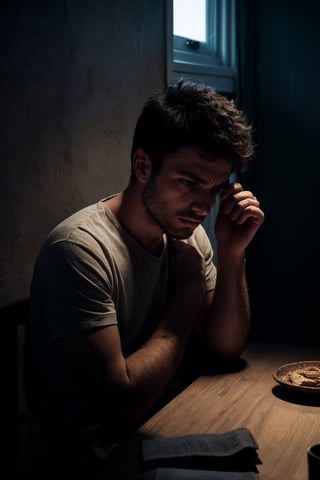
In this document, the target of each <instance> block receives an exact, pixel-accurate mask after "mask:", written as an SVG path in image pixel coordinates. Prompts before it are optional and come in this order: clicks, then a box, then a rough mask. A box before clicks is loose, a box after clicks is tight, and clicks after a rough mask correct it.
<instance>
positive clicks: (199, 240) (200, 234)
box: [187, 225, 217, 292]
mask: <svg viewBox="0 0 320 480" xmlns="http://www.w3.org/2000/svg"><path fill="white" fill-rule="evenodd" d="M187 243H189V244H190V245H193V246H194V247H195V248H197V250H198V251H199V252H200V253H201V255H202V256H203V259H204V261H205V265H206V285H207V292H209V291H210V290H214V289H215V286H216V279H217V269H216V266H215V265H214V263H213V249H212V245H211V242H210V240H209V237H208V235H207V234H206V232H205V230H204V228H203V227H202V225H200V226H199V227H198V228H196V230H195V231H194V233H193V235H192V236H191V237H190V238H189V239H188V240H187Z"/></svg>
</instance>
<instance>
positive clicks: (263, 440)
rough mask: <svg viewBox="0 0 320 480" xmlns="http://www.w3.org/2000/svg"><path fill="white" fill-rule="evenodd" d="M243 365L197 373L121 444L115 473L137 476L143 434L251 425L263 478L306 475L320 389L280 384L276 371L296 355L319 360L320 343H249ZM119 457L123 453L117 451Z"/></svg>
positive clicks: (319, 438)
mask: <svg viewBox="0 0 320 480" xmlns="http://www.w3.org/2000/svg"><path fill="white" fill-rule="evenodd" d="M243 360H244V367H243V368H242V369H241V370H240V371H236V372H231V373H223V374H214V375H208V376H202V377H199V378H198V379H197V380H195V381H194V382H193V383H192V384H191V385H189V386H188V387H187V388H186V389H185V390H184V391H183V392H182V393H180V394H179V395H178V396H177V397H176V398H174V399H173V400H172V401H171V402H170V403H168V404H167V405H166V406H165V407H164V408H163V409H162V410H160V411H159V412H158V413H157V414H156V415H154V416H153V417H152V418H151V419H150V420H148V421H147V422H146V423H145V424H144V425H143V426H142V427H141V428H140V429H139V430H138V431H137V432H136V433H135V434H134V435H133V436H132V437H131V438H130V440H129V441H128V442H127V443H126V445H124V446H123V450H122V452H120V453H118V455H120V456H121V462H120V463H121V467H120V468H119V469H118V471H117V473H116V474H114V475H113V476H112V478H114V479H120V478H121V479H122V478H133V476H134V473H136V472H137V470H138V468H139V462H138V458H139V452H140V449H141V440H142V439H143V438H153V437H159V436H162V437H172V436H179V435H188V434H200V433H222V432H225V431H229V430H233V429H236V428H239V427H247V428H248V429H250V431H251V432H252V434H253V436H254V437H255V439H256V441H257V443H258V445H259V451H258V453H259V457H260V459H261V460H262V462H263V463H262V465H258V470H259V474H258V475H257V478H258V479H259V480H307V478H308V475H307V447H308V446H309V445H311V444H313V443H320V408H319V407H320V395H319V394H316V395H314V394H313V395H310V394H301V393H300V392H295V391H291V390H289V389H285V388H284V387H282V386H280V385H278V384H277V382H276V381H275V380H274V379H273V376H272V373H273V371H274V370H275V369H276V368H278V367H279V366H281V365H283V364H286V363H290V362H296V361H303V360H320V349H317V348H308V347H298V346H288V345H276V344H275V345H270V344H264V343H250V344H249V345H248V347H247V349H246V350H245V352H244V354H243ZM119 458H120V457H119Z"/></svg>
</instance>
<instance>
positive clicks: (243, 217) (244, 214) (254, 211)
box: [234, 205, 264, 225]
mask: <svg viewBox="0 0 320 480" xmlns="http://www.w3.org/2000/svg"><path fill="white" fill-rule="evenodd" d="M234 221H235V222H236V223H237V224H238V225H243V224H244V223H246V222H247V221H250V222H251V223H253V224H255V225H261V224H262V223H263V221H264V213H263V211H262V210H261V209H260V208H258V207H255V206H254V205H250V206H249V207H247V208H245V209H244V210H242V211H241V213H240V215H239V216H238V217H237V219H236V220H234Z"/></svg>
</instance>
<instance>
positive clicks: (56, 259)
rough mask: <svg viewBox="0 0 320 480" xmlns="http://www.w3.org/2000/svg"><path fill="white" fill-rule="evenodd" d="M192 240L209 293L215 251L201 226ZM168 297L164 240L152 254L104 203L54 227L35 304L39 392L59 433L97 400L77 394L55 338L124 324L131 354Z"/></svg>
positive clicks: (86, 417) (38, 272)
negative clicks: (203, 267)
mask: <svg viewBox="0 0 320 480" xmlns="http://www.w3.org/2000/svg"><path fill="white" fill-rule="evenodd" d="M186 242H187V243H190V244H192V245H194V246H195V247H196V248H197V249H198V250H199V251H200V252H201V253H202V254H203V257H204V259H205V263H206V281H207V290H208V291H209V290H212V289H214V287H215V281H216V269H215V266H214V264H213V262H212V256H213V252H212V247H211V244H210V241H209V239H208V237H207V235H206V233H205V230H204V229H203V227H202V226H199V227H198V228H196V230H195V231H194V233H193V235H192V236H191V237H190V238H189V239H187V240H186ZM168 295H170V273H169V270H168V256H167V244H166V237H165V236H164V248H163V252H162V254H161V256H159V257H155V256H153V255H151V254H150V253H148V252H147V251H146V250H145V249H143V248H142V247H141V246H140V244H138V243H137V242H136V241H135V239H134V238H132V237H131V236H130V234H129V233H128V232H127V231H126V230H125V229H124V228H123V227H122V226H121V225H120V224H119V222H118V221H117V219H116V218H115V216H114V215H113V214H112V212H111V211H110V210H109V209H108V208H107V207H105V204H104V203H103V200H101V201H99V202H98V203H96V204H93V205H91V206H89V207H86V208H84V209H82V210H80V211H79V212H77V213H75V214H73V215H72V216H70V217H69V218H67V219H66V220H64V221H63V222H62V223H60V224H59V225H58V226H57V227H56V228H55V229H54V230H53V231H52V232H51V234H50V235H49V237H48V239H47V241H46V242H45V245H44V246H43V248H42V250H41V251H40V254H39V257H38V260H37V262H36V266H35V270H34V275H33V279H32V284H31V305H32V340H33V355H34V371H35V378H36V384H37V386H38V395H39V397H40V399H41V402H42V405H43V408H44V412H48V411H49V412H50V415H52V418H54V419H55V420H54V425H55V426H57V427H58V426H60V430H61V428H64V424H65V423H66V422H67V423H68V425H69V427H71V425H72V424H73V428H74V431H75V432H76V431H78V432H79V431H80V430H81V429H82V428H86V426H88V425H90V423H92V421H93V420H92V419H90V415H91V413H93V412H92V407H90V403H91V400H90V399H89V397H88V398H86V397H85V396H84V395H83V392H82V393H80V392H79V387H78V385H77V384H76V382H75V381H74V378H73V375H72V372H70V371H69V368H68V365H67V364H66V363H65V361H64V358H63V355H62V352H61V351H60V349H59V342H56V340H57V339H59V338H61V337H64V336H68V335H77V334H80V333H82V332H84V331H88V330H90V329H93V328H99V327H103V326H106V325H112V324H118V328H119V332H120V337H121V343H122V349H123V353H124V355H128V354H129V353H130V352H132V351H134V350H135V349H136V348H138V347H139V345H140V344H141V343H143V341H144V340H145V339H146V338H147V337H148V336H149V335H150V333H151V331H152V330H153V329H154V327H155V325H156V324H157V322H158V320H159V318H160V317H161V314H162V312H163V310H164V308H165V306H166V303H167V299H168ZM47 420H48V419H47ZM80 424H81V425H80ZM69 427H68V428H69ZM75 435H77V433H75Z"/></svg>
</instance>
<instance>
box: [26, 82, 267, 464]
mask: <svg viewBox="0 0 320 480" xmlns="http://www.w3.org/2000/svg"><path fill="white" fill-rule="evenodd" d="M252 153H253V145H252V139H251V131H250V127H249V126H248V125H247V123H246V121H245V118H244V115H243V114H242V113H241V112H240V111H239V110H238V109H237V108H236V106H235V104H234V103H233V102H231V101H229V100H227V99H226V98H224V97H223V96H221V95H219V94H217V93H216V92H215V91H214V90H213V89H211V88H210V87H207V86H205V85H201V84H196V83H193V82H188V81H187V82H186V81H184V80H180V81H179V82H178V83H177V84H176V85H170V86H168V88H167V90H166V92H165V93H164V94H163V95H155V96H154V97H152V98H150V99H149V100H148V101H147V103H146V105H145V106H144V109H143V111H142V113H141V115H140V118H139V119H138V122H137V125H136V129H135V133H134V138H133V145H132V153H131V162H132V171H131V179H130V182H129V185H128V187H127V188H126V189H125V191H124V192H122V193H119V194H117V195H113V196H111V197H108V198H106V199H103V200H101V201H99V202H98V203H97V204H95V205H91V206H89V207H87V208H85V209H83V210H81V211H80V212H77V213H75V214H74V215H72V216H71V217H69V218H68V219H66V220H65V221H64V222H62V223H61V224H60V225H58V226H57V227H56V228H55V229H54V230H53V232H52V233H51V234H50V236H49V237H48V239H47V241H46V243H45V245H44V247H43V248H42V250H41V252H40V254H39V258H38V260H37V263H36V266H35V270H34V275H33V280H32V286H31V300H32V311H33V315H32V325H31V327H32V329H31V331H32V342H33V361H34V374H35V383H34V387H35V391H34V393H35V398H36V400H37V410H38V414H39V418H40V422H41V433H42V441H43V442H44V444H45V445H46V447H47V448H48V449H49V450H51V451H57V450H59V451H60V453H61V451H66V452H68V456H70V455H69V454H70V450H72V451H73V452H75V456H77V455H80V456H82V458H83V457H84V456H86V455H87V453H88V451H89V450H90V449H91V450H92V449H93V451H94V446H96V447H97V446H100V447H101V445H103V446H104V448H105V451H107V449H108V446H109V445H111V444H112V443H113V442H115V441H117V440H118V439H119V438H121V436H122V435H123V432H126V431H127V428H128V427H129V428H130V425H131V426H136V425H138V424H139V422H141V421H142V420H143V419H144V418H145V417H146V415H148V413H149V412H150V411H151V409H152V408H153V407H154V405H155V404H156V402H157V401H158V400H159V399H160V398H161V397H162V395H163V394H164V393H165V392H166V390H167V388H168V387H169V385H170V383H171V381H172V380H173V379H174V377H175V374H176V373H177V371H178V368H179V366H180V365H181V364H182V361H183V358H184V356H185V354H186V352H187V350H188V348H189V345H190V344H191V340H192V339H196V340H197V342H196V343H197V344H198V345H201V348H200V349H199V350H198V352H197V356H194V357H192V362H193V363H194V364H195V365H196V364H197V363H198V362H199V361H200V358H199V357H198V355H200V351H202V352H205V358H206V359H207V361H208V362H215V361H217V359H219V360H225V361H229V360H233V359H235V358H238V357H239V356H240V355H241V352H242V351H243V348H244V346H245V342H246V340H247V336H248V332H249V327H250V308H249V302H248V292H247V286H246V279H245V250H246V247H247V246H248V244H249V243H250V241H251V240H252V238H253V237H254V235H255V233H256V232H257V230H258V229H259V227H260V226H261V224H262V223H263V220H264V214H263V212H262V210H261V209H260V205H259V201H258V200H257V198H256V197H255V196H254V195H253V194H252V193H251V192H249V191H246V190H243V188H242V186H241V184H240V183H238V182H235V183H230V184H229V178H230V175H231V173H233V172H239V171H241V170H242V169H244V168H245V167H246V165H247V162H248V160H249V158H250V157H251V156H252ZM218 195H220V207H219V213H218V216H217V219H216V224H215V235H216V240H217V252H215V254H216V261H215V264H214V263H213V252H212V247H211V244H210V242H209V240H208V237H207V235H206V233H205V231H204V228H203V227H202V225H201V223H202V222H203V220H204V219H205V218H206V216H207V215H208V214H209V212H210V210H211V208H212V207H213V205H214V204H215V202H216V199H217V196H218ZM216 265H217V266H216ZM96 451H97V449H96ZM99 451H101V450H99ZM79 452H80V453H79ZM56 458H57V457H56Z"/></svg>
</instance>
